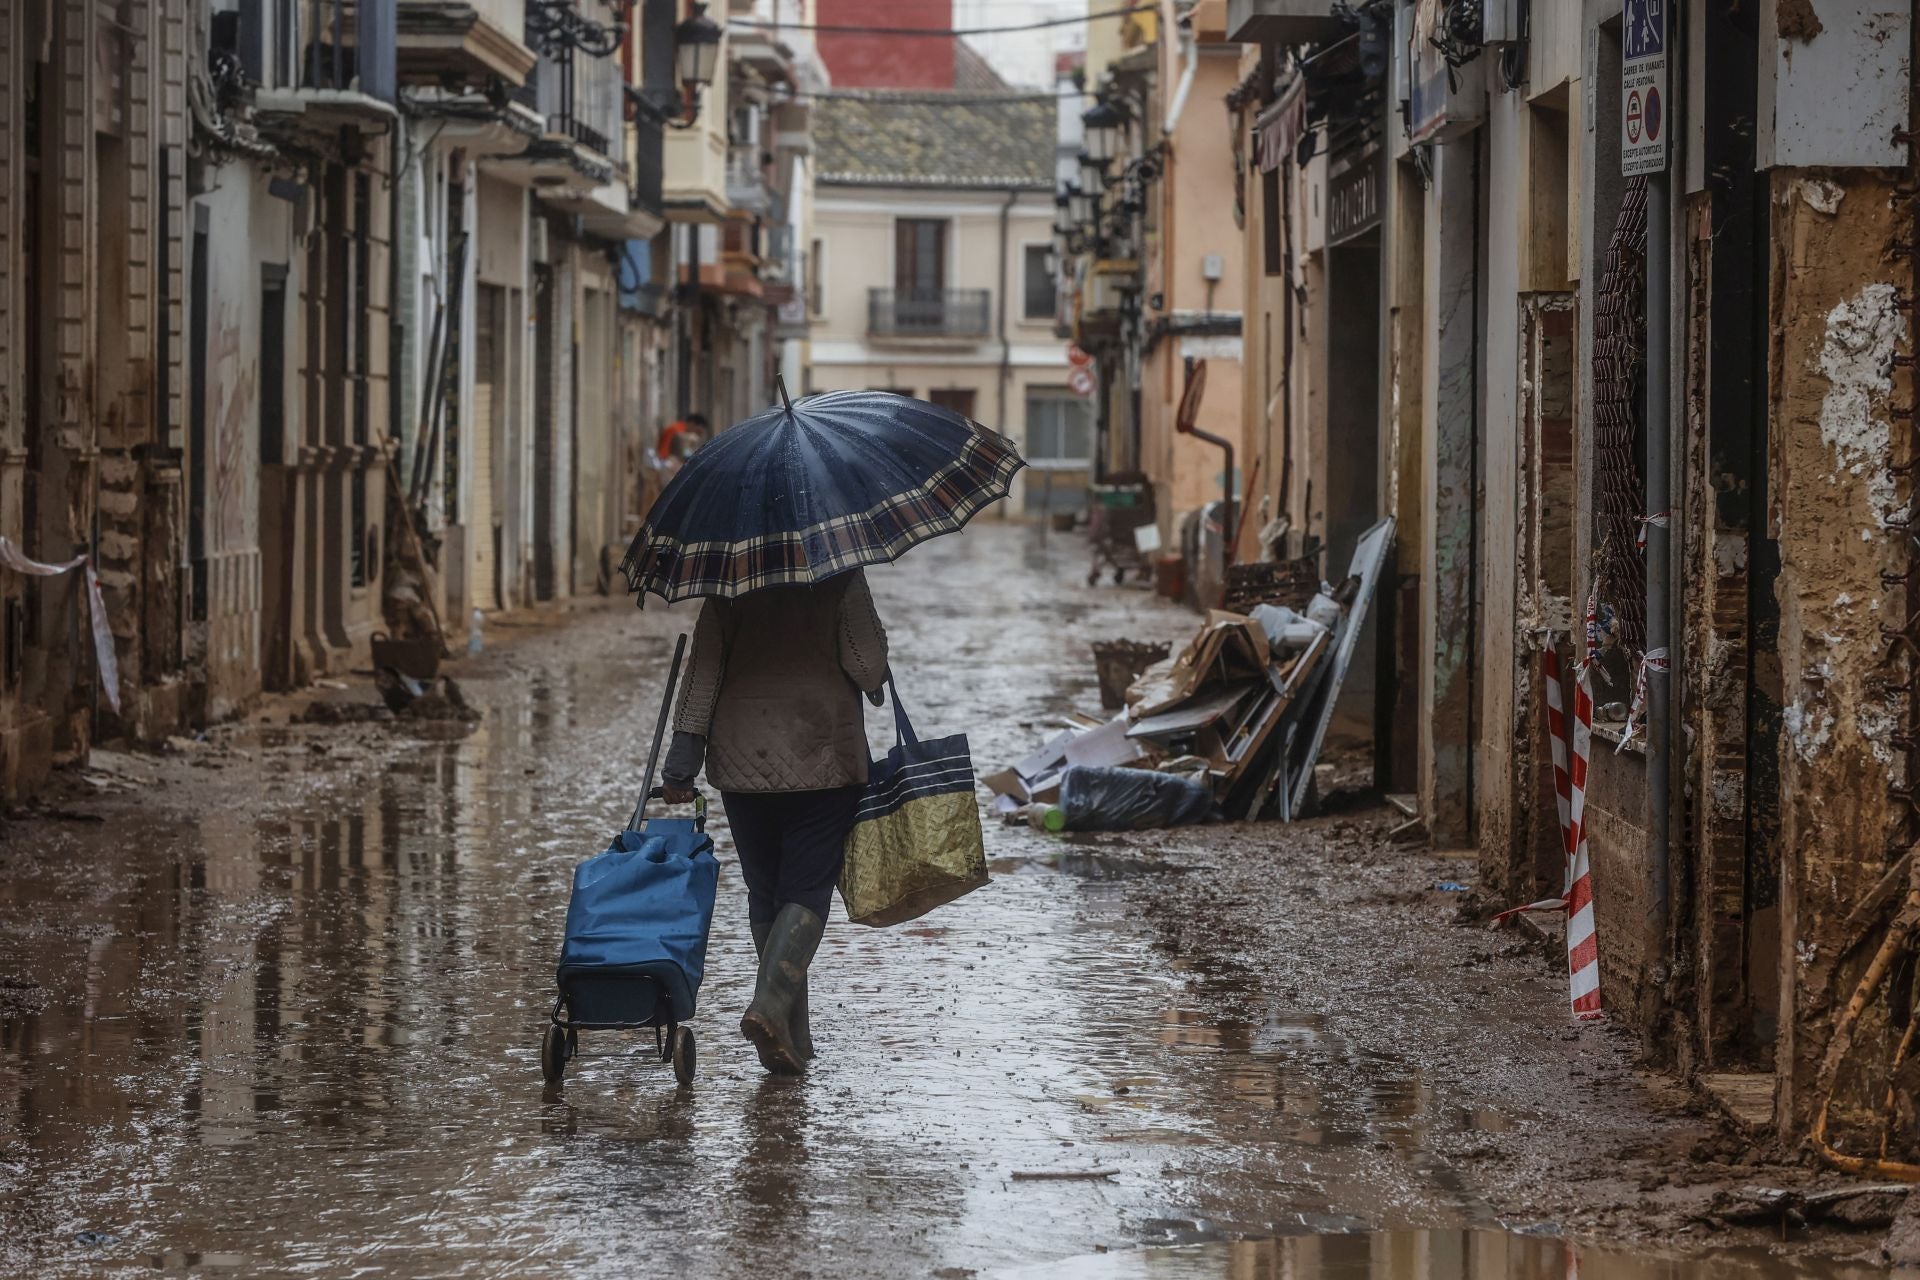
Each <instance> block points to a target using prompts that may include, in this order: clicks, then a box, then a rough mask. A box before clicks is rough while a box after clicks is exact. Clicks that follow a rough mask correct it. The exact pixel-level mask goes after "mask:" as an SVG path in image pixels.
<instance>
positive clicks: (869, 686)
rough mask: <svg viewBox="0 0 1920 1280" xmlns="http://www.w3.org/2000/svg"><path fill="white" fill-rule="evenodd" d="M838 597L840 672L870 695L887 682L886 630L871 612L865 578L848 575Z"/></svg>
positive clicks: (870, 598) (871, 597)
mask: <svg viewBox="0 0 1920 1280" xmlns="http://www.w3.org/2000/svg"><path fill="white" fill-rule="evenodd" d="M847 577H848V578H849V579H850V580H849V581H848V583H847V590H846V593H845V594H844V595H842V596H841V597H840V642H839V647H840V669H841V670H842V671H844V672H846V673H847V678H848V679H850V680H852V681H853V682H854V684H856V685H858V686H859V687H860V689H861V691H862V692H864V693H872V692H874V691H875V690H877V689H879V688H880V687H881V686H883V685H884V684H886V682H887V629H886V628H885V627H884V626H882V625H881V624H880V615H879V613H877V612H876V611H875V610H874V607H873V595H872V593H871V592H869V591H868V590H867V575H866V574H865V573H863V572H861V571H860V570H858V569H855V570H854V571H853V572H852V573H850V574H848V575H847Z"/></svg>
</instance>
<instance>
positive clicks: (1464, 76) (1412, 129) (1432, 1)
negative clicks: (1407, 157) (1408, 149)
mask: <svg viewBox="0 0 1920 1280" xmlns="http://www.w3.org/2000/svg"><path fill="white" fill-rule="evenodd" d="M1446 7H1447V6H1446V5H1445V4H1443V3H1442V2H1441V0H1418V3H1417V4H1415V5H1414V8H1413V12H1412V14H1411V22H1410V23H1408V27H1409V30H1408V31H1407V42H1406V44H1405V45H1404V46H1403V47H1402V50H1401V53H1402V56H1404V57H1405V58H1406V60H1407V66H1408V68H1409V70H1410V72H1411V84H1410V85H1409V94H1410V98H1411V103H1410V106H1411V110H1410V111H1409V113H1408V125H1407V141H1408V142H1413V143H1420V142H1447V141H1450V140H1451V139H1454V138H1457V137H1460V136H1461V135H1463V134H1466V133H1470V132H1472V131H1473V130H1474V129H1476V128H1478V127H1479V126H1480V125H1481V124H1482V123H1484V122H1485V120H1486V117H1487V91H1486V75H1487V63H1488V61H1489V59H1487V58H1486V57H1484V56H1483V57H1478V58H1474V59H1473V60H1472V61H1470V62H1466V63H1464V64H1462V65H1460V66H1457V67H1450V66H1448V65H1447V59H1446V55H1445V54H1444V53H1443V52H1442V51H1441V49H1440V47H1439V45H1438V44H1436V43H1435V37H1436V36H1437V35H1440V34H1441V32H1442V25H1441V24H1442V23H1443V21H1444V20H1445V18H1446V12H1445V10H1446ZM1402 12H1403V13H1404V12H1406V11H1405V10H1402ZM1396 34H1397V33H1396Z"/></svg>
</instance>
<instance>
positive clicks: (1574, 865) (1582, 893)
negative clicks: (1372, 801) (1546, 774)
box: [1494, 636, 1600, 1019]
mask: <svg viewBox="0 0 1920 1280" xmlns="http://www.w3.org/2000/svg"><path fill="white" fill-rule="evenodd" d="M1540 674H1541V677H1542V681H1543V683H1544V684H1545V685H1546V691H1547V737H1548V739H1549V740H1550V741H1551V744H1552V747H1553V794H1554V800H1555V802H1556V804H1557V806H1558V809H1559V815H1560V840H1561V847H1562V849H1563V851H1564V853H1565V856H1566V877H1565V882H1564V884H1563V887H1562V890H1561V896H1560V897H1558V898H1545V899H1542V900H1541V901H1539V902H1529V903H1527V904H1526V905H1525V906H1522V907H1513V908H1511V909H1510V910H1507V911H1502V912H1501V913H1500V914H1499V915H1497V916H1495V917H1494V919H1495V920H1496V921H1504V920H1506V919H1507V918H1508V917H1510V916H1515V915H1518V914H1520V913H1521V912H1523V911H1564V912H1566V913H1567V980H1568V988H1569V996H1570V999H1571V1001H1572V1005H1573V1016H1574V1017H1576V1018H1580V1019H1590V1018H1598V1017H1599V1016H1600V948H1599V941H1598V939H1597V938H1596V937H1595V934H1594V926H1593V866H1592V862H1591V860H1590V859H1589V858H1588V856H1587V831H1586V816H1587V761H1588V759H1589V758H1590V756H1591V748H1592V745H1593V690H1592V686H1591V684H1590V683H1589V681H1588V678H1587V670H1586V667H1585V665H1584V664H1583V665H1582V666H1581V668H1580V669H1579V671H1578V673H1577V675H1576V676H1575V679H1574V682H1573V719H1572V722H1571V723H1569V722H1568V720H1567V713H1566V694H1565V689H1564V685H1563V682H1562V680H1561V677H1560V654H1559V651H1558V650H1557V649H1555V647H1554V644H1553V638H1552V637H1551V636H1549V637H1548V638H1547V643H1546V644H1544V645H1543V646H1542V647H1541V649H1540Z"/></svg>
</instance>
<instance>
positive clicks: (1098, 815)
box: [1060, 765, 1213, 831]
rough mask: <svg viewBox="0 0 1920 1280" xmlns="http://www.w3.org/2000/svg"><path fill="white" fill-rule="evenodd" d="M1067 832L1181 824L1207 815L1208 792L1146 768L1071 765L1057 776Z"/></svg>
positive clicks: (1210, 812) (1209, 805)
mask: <svg viewBox="0 0 1920 1280" xmlns="http://www.w3.org/2000/svg"><path fill="white" fill-rule="evenodd" d="M1060 809H1061V813H1062V814H1063V816H1064V817H1065V819H1066V830H1068V831H1145V830H1149V829H1151V828H1154V827H1182V826H1187V825H1190V824H1192V823H1196V822H1205V821H1207V820H1208V819H1210V818H1211V817H1212V816H1213V792H1212V791H1211V790H1209V789H1208V788H1206V787H1203V786H1201V785H1200V784H1199V783H1197V782H1189V781H1187V780H1186V779H1185V778H1180V777H1176V776H1174V775H1173V774H1170V773H1156V772H1155V771H1154V770H1152V769H1101V768H1095V767H1093V766H1090V765H1075V766H1074V767H1073V768H1071V769H1068V770H1067V771H1066V773H1065V774H1064V775H1062V777H1061V779H1060Z"/></svg>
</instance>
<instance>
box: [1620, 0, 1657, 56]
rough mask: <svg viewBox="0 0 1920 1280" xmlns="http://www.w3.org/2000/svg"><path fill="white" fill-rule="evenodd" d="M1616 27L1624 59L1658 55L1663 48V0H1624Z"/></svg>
mask: <svg viewBox="0 0 1920 1280" xmlns="http://www.w3.org/2000/svg"><path fill="white" fill-rule="evenodd" d="M1620 27H1621V38H1622V41H1623V43H1624V46H1625V47H1624V49H1623V50H1622V57H1623V59H1624V60H1625V61H1627V62H1637V61H1638V60H1640V59H1641V58H1657V57H1659V56H1660V55H1661V54H1663V53H1665V52H1666V51H1667V0H1626V4H1625V6H1624V7H1622V9H1621V11H1620Z"/></svg>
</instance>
